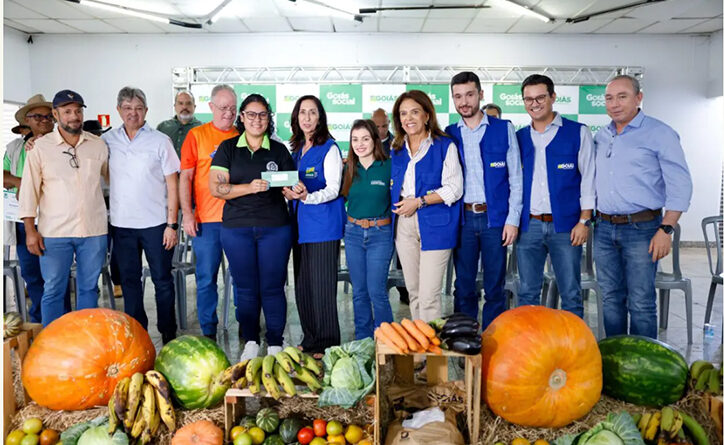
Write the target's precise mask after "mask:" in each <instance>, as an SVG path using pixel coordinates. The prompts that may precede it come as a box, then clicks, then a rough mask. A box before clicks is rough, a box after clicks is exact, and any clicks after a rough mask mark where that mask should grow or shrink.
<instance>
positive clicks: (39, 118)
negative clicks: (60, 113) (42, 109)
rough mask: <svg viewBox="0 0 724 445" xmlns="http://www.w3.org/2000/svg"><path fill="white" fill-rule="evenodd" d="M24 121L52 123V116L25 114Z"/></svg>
mask: <svg viewBox="0 0 724 445" xmlns="http://www.w3.org/2000/svg"><path fill="white" fill-rule="evenodd" d="M25 118H26V119H33V120H35V121H38V122H40V121H52V120H53V115H52V114H27V115H25Z"/></svg>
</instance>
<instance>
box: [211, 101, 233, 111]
mask: <svg viewBox="0 0 724 445" xmlns="http://www.w3.org/2000/svg"><path fill="white" fill-rule="evenodd" d="M211 103H212V104H214V103H213V102H211ZM214 107H216V109H217V110H219V111H221V112H222V113H235V112H236V106H233V107H232V106H231V105H230V106H228V107H220V106H218V105H216V104H214Z"/></svg>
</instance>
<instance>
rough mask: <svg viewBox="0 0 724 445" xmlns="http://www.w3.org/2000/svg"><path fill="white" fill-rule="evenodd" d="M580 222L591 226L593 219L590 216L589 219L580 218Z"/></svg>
mask: <svg viewBox="0 0 724 445" xmlns="http://www.w3.org/2000/svg"><path fill="white" fill-rule="evenodd" d="M578 222H579V223H580V224H583V225H584V226H586V227H591V219H590V218H589V219H583V218H581V219H579V220H578Z"/></svg>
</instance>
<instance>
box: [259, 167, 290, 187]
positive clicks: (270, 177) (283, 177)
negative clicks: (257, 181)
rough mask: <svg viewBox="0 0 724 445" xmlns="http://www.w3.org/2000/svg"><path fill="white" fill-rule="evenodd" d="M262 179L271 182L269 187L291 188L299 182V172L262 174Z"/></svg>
mask: <svg viewBox="0 0 724 445" xmlns="http://www.w3.org/2000/svg"><path fill="white" fill-rule="evenodd" d="M261 179H263V180H265V181H267V182H269V187H291V186H293V185H296V184H297V183H298V182H299V172H297V171H296V170H292V171H283V172H261Z"/></svg>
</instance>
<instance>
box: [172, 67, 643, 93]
mask: <svg viewBox="0 0 724 445" xmlns="http://www.w3.org/2000/svg"><path fill="white" fill-rule="evenodd" d="M460 71H472V72H474V73H476V74H477V75H478V76H479V77H480V81H481V82H482V83H496V84H519V83H521V82H522V81H523V80H524V79H525V78H526V77H527V76H528V75H530V74H534V73H538V74H545V75H547V76H549V77H550V78H551V79H553V82H555V83H556V84H557V85H605V84H606V83H607V82H608V81H609V80H611V79H612V78H613V77H614V76H616V75H619V74H629V75H632V76H635V77H636V78H638V79H639V80H641V79H642V78H643V75H644V69H643V67H640V66H587V67H586V66H544V65H540V66H433V65H387V66H371V65H364V66H354V67H352V66H350V67H337V66H330V67H305V66H293V67H230V66H227V67H224V66H216V67H214V66H210V67H176V68H174V70H173V86H174V90H176V91H180V90H184V89H189V88H190V87H191V85H204V84H206V85H213V84H220V83H228V84H280V83H284V84H305V83H325V84H330V83H331V84H346V83H365V84H396V83H403V84H407V83H416V84H440V83H443V84H447V83H448V82H450V78H451V77H452V76H453V75H455V73H458V72H460Z"/></svg>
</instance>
